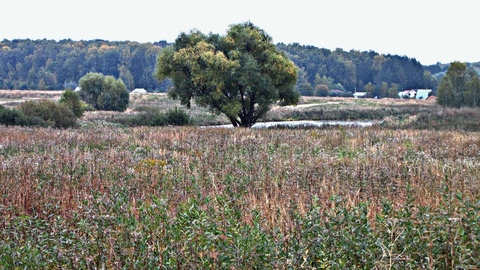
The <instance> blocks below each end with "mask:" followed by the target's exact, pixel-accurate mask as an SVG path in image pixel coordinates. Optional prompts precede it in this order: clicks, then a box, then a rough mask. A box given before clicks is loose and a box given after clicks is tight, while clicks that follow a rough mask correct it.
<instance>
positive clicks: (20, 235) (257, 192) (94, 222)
mask: <svg viewBox="0 0 480 270" xmlns="http://www.w3.org/2000/svg"><path fill="white" fill-rule="evenodd" d="M479 157H480V136H479V134H478V133H467V132H455V131H427V130H423V131H416V130H390V129H382V128H379V127H373V128H363V129H359V128H329V129H294V130H287V129H285V130H254V129H224V128H195V127H184V128H167V127H165V128H147V127H139V128H114V127H108V128H82V129H67V130H55V129H42V128H36V129H32V128H20V127H11V128H6V127H0V227H1V229H2V233H1V234H0V240H1V241H0V251H1V252H0V253H2V252H3V254H4V255H2V256H0V264H1V261H2V260H3V262H4V263H5V265H8V266H15V265H17V266H18V265H20V266H31V265H35V264H37V265H38V263H39V261H42V262H43V263H45V266H46V267H51V266H52V265H53V266H58V265H61V266H62V267H82V266H83V267H85V266H86V267H102V266H103V267H125V266H128V265H130V266H132V267H134V266H135V265H136V266H143V267H147V266H152V265H157V266H159V265H162V266H164V267H165V266H170V267H173V266H176V267H189V268H190V267H195V268H202V267H207V266H208V267H213V268H215V267H218V268H223V267H226V266H228V267H235V268H249V267H258V266H260V265H263V266H266V267H267V268H284V267H300V266H305V267H306V266H308V265H310V266H311V267H318V268H322V267H328V266H330V267H332V266H333V267H334V266H337V267H341V266H342V262H344V263H345V262H347V266H348V265H349V264H350V265H356V266H364V267H367V266H374V267H380V268H381V267H386V266H390V267H393V266H395V265H397V266H398V265H401V266H402V265H403V266H410V267H413V266H415V267H419V266H422V267H426V266H429V265H430V266H439V265H442V264H444V265H450V266H453V265H460V263H464V264H466V265H467V264H468V265H470V266H472V265H473V266H478V264H479V263H480V262H479V261H478V260H477V261H475V260H474V259H472V258H474V257H475V256H478V255H479V254H480V253H479V252H480V250H479V248H478V246H476V247H475V245H476V244H479V243H480V239H479V236H478V235H475V233H478V232H480V229H479V228H478V226H477V227H475V226H474V224H475V222H477V221H478V216H479V214H480V212H479V211H480V205H478V200H479V198H480V197H479V194H480V192H479V191H480V181H479V175H480V160H479ZM467 206H468V207H467ZM422 209H423V210H422ZM422 211H423V212H422ZM438 215H440V216H441V217H442V218H440V219H436V220H429V221H428V222H427V221H425V218H426V217H437V216H438ZM456 220H459V221H458V222H456V223H453V221H456ZM408 221H409V222H410V223H408ZM450 221H452V222H450ZM449 222H450V223H449ZM415 224H419V225H418V226H420V225H421V226H424V227H415V226H417V225H415ZM447 225H448V226H449V227H448V228H449V229H451V230H452V231H451V232H447V234H448V233H451V234H448V235H446V236H445V238H441V237H443V236H442V235H443V234H442V233H441V232H440V231H439V232H438V233H433V231H434V230H433V229H432V228H437V227H438V226H440V227H441V226H447ZM467 225H468V226H467ZM477 225H478V224H477ZM329 226H331V227H329ZM467 227H468V230H469V231H467V232H465V235H461V237H463V238H461V239H460V235H457V232H459V231H461V230H462V228H463V231H465V228H467ZM412 228H414V229H415V230H413V229H412ZM420 229H422V230H424V235H423V236H422V235H421V233H418V234H415V235H416V236H413V235H414V234H413V233H411V231H416V232H420V231H421V230H420ZM32 230H33V232H36V233H32ZM335 230H338V232H340V231H342V230H345V231H344V232H346V234H348V233H353V232H355V235H356V238H353V239H350V240H348V239H343V238H342V239H343V240H342V241H339V240H338V239H339V238H338V237H341V236H342V235H337V234H336V233H335ZM409 230H410V231H409ZM475 230H476V231H475ZM359 232H361V234H359V235H357V233H359ZM389 232H390V233H392V234H396V235H389ZM409 232H410V234H409ZM435 232H436V231H435ZM322 235H324V236H322ZM325 235H328V237H327V236H325ZM428 235H429V237H430V238H429V239H426V238H425V237H427V236H428ZM42 237H43V238H42ZM322 237H323V238H322ZM382 237H384V238H382ZM409 237H410V238H409ZM415 237H417V238H418V239H417V238H415ZM456 237H458V238H459V239H457V238H456ZM440 238H441V239H444V242H447V244H445V243H441V242H442V241H443V240H442V241H440V240H439V239H440ZM362 239H363V240H362ZM379 239H380V240H381V239H387V240H388V241H390V242H388V243H386V242H382V241H380V240H379ZM417 240H418V241H420V240H421V241H424V242H425V249H427V248H428V247H432V246H433V247H435V245H438V249H437V251H435V249H432V250H431V252H432V254H430V255H429V254H428V252H427V250H418V249H415V250H413V246H415V244H414V243H416V242H415V241H417ZM329 241H330V242H329ZM359 241H360V242H361V241H364V242H361V243H364V244H365V246H363V247H362V246H358V245H359V243H360V242H359ZM409 241H411V242H409ZM400 243H403V244H402V245H401V246H400ZM422 243H423V242H422ZM454 243H457V244H458V248H460V247H461V248H462V249H461V250H460V249H458V250H457V249H453V247H452V245H453V244H454ZM342 245H344V246H342ZM444 245H447V246H444ZM419 246H421V245H419ZM402 248H403V251H402ZM361 249H367V250H365V251H363V252H367V253H368V256H370V257H368V256H367V255H366V254H365V253H362V251H361ZM341 250H344V251H345V252H346V254H350V255H345V254H343V253H341V252H340V251H341ZM322 252H326V253H325V254H324V255H325V256H323V257H322V256H321V254H322ZM348 252H350V253H348ZM357 252H358V253H357ZM369 252H370V253H369ZM462 252H463V253H462ZM333 254H337V255H335V256H337V257H333V256H334V255H333ZM338 254H343V255H341V256H340V255H338ZM415 254H416V255H415ZM419 254H423V255H424V257H425V258H427V259H425V261H422V260H423V259H421V257H422V256H423V255H419ZM435 254H437V255H435ZM448 254H450V255H448ZM327 255H328V256H330V257H328V256H327ZM248 256H250V257H251V260H249V259H248ZM342 256H344V257H342ZM362 256H364V257H362ZM365 256H367V257H368V259H365V258H367V257H365ZM22 258H23V259H22ZM419 258H420V259H419ZM462 258H463V259H464V260H463V259H462ZM461 259H462V260H463V261H460V260H461ZM477 259H478V257H477ZM472 260H473V261H472ZM167 268H168V267H167Z"/></svg>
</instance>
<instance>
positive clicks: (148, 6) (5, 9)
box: [0, 0, 480, 65]
mask: <svg viewBox="0 0 480 270" xmlns="http://www.w3.org/2000/svg"><path fill="white" fill-rule="evenodd" d="M476 2H477V1H474V0H456V1H444V0H436V1H434V0H402V1H400V0H396V1H393V0H362V1H361V0H326V1H325V0H320V1H307V0H296V1H281V0H275V1H273V0H264V1H261V0H240V1H238V0H237V1H230V0H224V1H221V0H168V1H155V0H135V1H126V0H76V1H72V0H2V3H1V4H0V40H3V39H9V40H11V39H17V38H18V39H23V38H29V39H43V38H46V39H55V40H61V39H67V38H71V39H73V40H82V39H83V40H91V39H97V38H98V39H104V40H110V41H125V40H130V41H138V42H155V41H160V40H166V41H168V42H173V41H174V40H175V38H176V37H177V36H178V35H179V34H180V33H181V32H188V31H190V30H191V29H193V28H196V29H199V30H200V31H202V32H204V33H205V34H208V33H209V32H213V33H218V34H222V35H223V34H225V33H226V30H227V29H228V27H229V25H231V24H236V23H242V22H245V21H251V22H252V23H253V24H255V25H256V26H258V27H260V28H262V29H264V30H265V31H266V32H267V33H268V34H269V35H270V36H271V37H272V38H273V41H274V43H278V42H283V43H285V44H289V43H293V42H297V43H299V44H301V45H313V46H315V47H319V48H327V49H330V50H335V49H336V48H341V49H343V50H345V51H350V50H351V49H355V50H360V51H370V50H373V51H376V52H378V53H384V54H397V55H401V56H407V57H410V58H416V59H417V60H418V61H420V63H422V64H424V65H429V64H435V63H436V62H441V63H450V62H452V61H462V62H479V61H480V38H479V30H480V29H479V28H480V23H479V20H480V19H479V18H480V17H479V15H478V14H479V12H478V9H477V5H478V4H477V3H476Z"/></svg>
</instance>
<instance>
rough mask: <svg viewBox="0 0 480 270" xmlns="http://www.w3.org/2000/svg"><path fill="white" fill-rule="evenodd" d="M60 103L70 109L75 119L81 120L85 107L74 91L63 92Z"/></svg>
mask: <svg viewBox="0 0 480 270" xmlns="http://www.w3.org/2000/svg"><path fill="white" fill-rule="evenodd" d="M59 103H60V104H63V105H65V106H66V107H67V108H69V109H70V110H71V111H72V112H73V114H74V115H75V117H78V118H79V117H82V116H83V112H84V107H83V106H82V103H81V101H80V96H79V95H78V94H77V93H76V92H74V91H73V90H66V91H65V92H63V94H62V96H61V97H60V101H59Z"/></svg>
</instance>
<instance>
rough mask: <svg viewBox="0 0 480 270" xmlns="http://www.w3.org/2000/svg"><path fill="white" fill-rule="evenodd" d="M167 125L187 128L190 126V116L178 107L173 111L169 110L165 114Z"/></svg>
mask: <svg viewBox="0 0 480 270" xmlns="http://www.w3.org/2000/svg"><path fill="white" fill-rule="evenodd" d="M165 118H166V123H167V124H168V125H173V126H186V125H189V124H190V116H189V115H188V114H187V113H186V112H185V111H184V110H180V109H178V108H177V107H175V109H173V110H168V111H167V112H166V113H165Z"/></svg>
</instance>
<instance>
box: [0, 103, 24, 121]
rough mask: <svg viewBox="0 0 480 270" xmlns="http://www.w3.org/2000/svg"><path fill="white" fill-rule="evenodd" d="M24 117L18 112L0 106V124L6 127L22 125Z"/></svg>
mask: <svg viewBox="0 0 480 270" xmlns="http://www.w3.org/2000/svg"><path fill="white" fill-rule="evenodd" d="M24 119H25V116H24V115H23V114H22V113H21V112H20V111H18V110H15V109H8V108H5V107H3V106H2V105H0V124H2V125H6V126H15V125H22V124H23V123H24V121H25V120H24Z"/></svg>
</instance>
